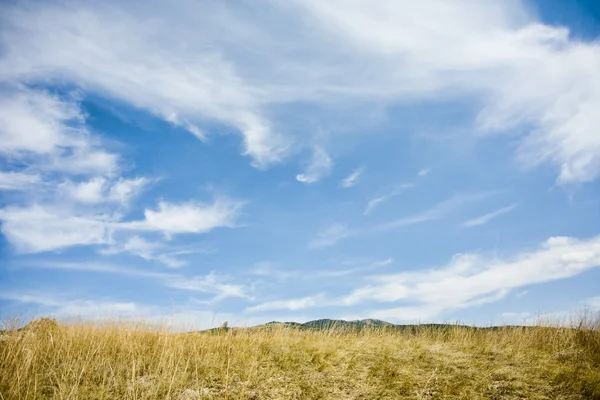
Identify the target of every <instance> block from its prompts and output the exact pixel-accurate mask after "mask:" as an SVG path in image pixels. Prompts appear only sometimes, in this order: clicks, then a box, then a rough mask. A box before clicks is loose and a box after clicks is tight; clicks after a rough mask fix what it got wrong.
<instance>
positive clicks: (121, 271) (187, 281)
mask: <svg viewBox="0 0 600 400" xmlns="http://www.w3.org/2000/svg"><path fill="white" fill-rule="evenodd" d="M140 247H141V246H140ZM144 250H145V249H144ZM142 251H143V250H142ZM150 252H152V249H151V250H150ZM15 266H20V267H24V268H48V269H62V270H65V269H66V270H74V271H87V272H100V273H107V274H117V275H125V276H130V277H135V278H144V279H156V280H159V281H160V282H162V283H163V284H164V285H165V286H167V287H170V288H174V289H179V290H186V291H192V292H199V293H208V294H212V295H214V297H212V298H211V299H210V300H208V301H206V303H216V302H218V301H220V300H222V299H225V298H229V297H237V298H250V296H249V293H248V288H247V287H246V286H244V285H242V284H236V283H231V282H228V280H230V278H229V277H227V276H219V275H217V274H216V273H215V272H214V271H211V272H209V273H208V274H206V275H204V276H193V277H190V276H186V275H183V274H175V273H163V272H148V271H146V270H142V269H131V268H127V267H123V266H120V265H112V264H106V263H94V262H85V263H81V262H53V261H50V262H49V261H44V260H36V261H33V262H28V263H19V264H15ZM0 297H1V296H0ZM20 301H21V300H20Z"/></svg>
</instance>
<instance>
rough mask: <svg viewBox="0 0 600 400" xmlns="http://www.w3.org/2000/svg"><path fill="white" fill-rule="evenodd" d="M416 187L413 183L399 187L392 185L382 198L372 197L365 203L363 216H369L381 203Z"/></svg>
mask: <svg viewBox="0 0 600 400" xmlns="http://www.w3.org/2000/svg"><path fill="white" fill-rule="evenodd" d="M415 186H416V185H415V184H414V183H402V184H400V185H394V186H392V187H391V188H390V189H388V191H387V193H386V194H384V195H383V196H379V197H374V198H372V199H370V200H369V201H368V202H367V206H366V207H365V211H364V215H369V214H371V213H372V212H373V211H374V210H375V209H376V208H377V207H378V206H380V205H381V204H382V203H384V202H386V201H388V200H389V199H391V198H392V197H395V196H398V195H400V194H402V193H403V192H404V191H405V190H406V189H411V188H414V187H415Z"/></svg>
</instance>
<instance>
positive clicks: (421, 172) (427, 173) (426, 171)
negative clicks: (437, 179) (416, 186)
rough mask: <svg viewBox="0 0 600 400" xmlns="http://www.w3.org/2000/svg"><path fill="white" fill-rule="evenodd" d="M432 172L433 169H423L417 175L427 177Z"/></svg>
mask: <svg viewBox="0 0 600 400" xmlns="http://www.w3.org/2000/svg"><path fill="white" fill-rule="evenodd" d="M430 172H431V168H423V169H422V170H420V171H419V172H418V173H417V176H426V175H429V173H430Z"/></svg>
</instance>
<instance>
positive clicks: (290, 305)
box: [246, 294, 327, 313]
mask: <svg viewBox="0 0 600 400" xmlns="http://www.w3.org/2000/svg"><path fill="white" fill-rule="evenodd" d="M325 299H326V297H325V296H324V295H322V294H320V295H316V296H308V297H303V298H300V299H291V300H277V301H270V302H265V303H261V304H259V305H256V306H252V307H248V308H246V312H250V313H252V312H258V311H270V310H290V311H296V310H303V309H305V308H313V307H319V306H320V305H323V306H324V305H327V303H326V302H325Z"/></svg>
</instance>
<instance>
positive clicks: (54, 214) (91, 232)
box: [0, 191, 241, 266]
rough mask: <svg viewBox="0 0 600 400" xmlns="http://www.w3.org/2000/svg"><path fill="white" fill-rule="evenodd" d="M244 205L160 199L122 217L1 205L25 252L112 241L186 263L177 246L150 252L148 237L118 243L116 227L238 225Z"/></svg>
mask: <svg viewBox="0 0 600 400" xmlns="http://www.w3.org/2000/svg"><path fill="white" fill-rule="evenodd" d="M92 192H93V191H92ZM86 195H87V194H86ZM90 196H91V197H90V198H91V199H94V198H93V196H92V195H90ZM240 207H241V203H238V202H234V201H232V200H229V199H226V198H224V197H221V198H219V199H217V200H216V201H215V202H214V203H211V204H206V203H199V202H188V203H181V204H174V203H167V202H160V203H159V205H158V210H150V209H146V211H145V213H144V215H145V219H143V220H139V221H122V215H119V214H116V215H114V216H113V215H110V214H106V213H96V212H94V210H91V211H90V210H87V209H83V210H81V211H79V210H78V209H77V208H76V207H70V206H67V207H59V206H57V205H52V206H49V205H40V204H34V205H32V206H29V207H14V206H11V207H5V208H3V209H0V221H2V228H1V230H2V233H3V234H4V236H5V237H6V238H7V239H8V241H9V242H10V243H11V244H13V245H14V246H15V247H16V248H17V250H19V251H20V252H23V253H36V252H43V251H52V250H58V249H61V248H66V247H71V246H80V245H112V246H113V251H130V250H131V252H132V253H133V254H136V255H139V256H141V257H142V258H152V259H157V260H159V261H161V262H163V263H165V264H167V265H171V266H176V265H177V264H180V261H178V259H177V257H176V256H177V255H178V254H177V252H167V253H156V252H151V253H152V254H151V255H150V252H149V251H150V250H149V247H147V246H150V244H149V243H148V242H145V241H141V240H138V241H136V239H135V238H132V237H130V238H129V240H133V242H131V241H129V242H127V241H126V242H125V243H124V244H122V245H119V244H118V243H117V244H115V243H114V238H113V233H115V232H120V233H126V232H129V231H132V230H133V231H150V232H161V233H164V234H165V235H167V236H170V235H174V234H180V233H204V232H208V231H210V230H212V229H214V228H217V227H233V226H234V225H235V221H236V218H237V215H238V211H239V208H240ZM126 246H129V249H126V248H125V247H126ZM145 246H146V247H145ZM114 249H116V250H114ZM144 256H146V257H144Z"/></svg>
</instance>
